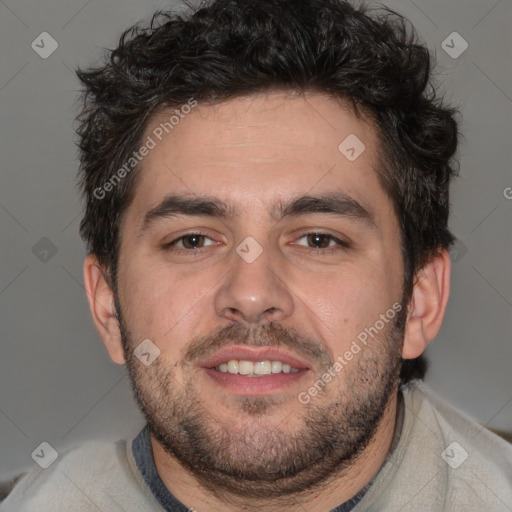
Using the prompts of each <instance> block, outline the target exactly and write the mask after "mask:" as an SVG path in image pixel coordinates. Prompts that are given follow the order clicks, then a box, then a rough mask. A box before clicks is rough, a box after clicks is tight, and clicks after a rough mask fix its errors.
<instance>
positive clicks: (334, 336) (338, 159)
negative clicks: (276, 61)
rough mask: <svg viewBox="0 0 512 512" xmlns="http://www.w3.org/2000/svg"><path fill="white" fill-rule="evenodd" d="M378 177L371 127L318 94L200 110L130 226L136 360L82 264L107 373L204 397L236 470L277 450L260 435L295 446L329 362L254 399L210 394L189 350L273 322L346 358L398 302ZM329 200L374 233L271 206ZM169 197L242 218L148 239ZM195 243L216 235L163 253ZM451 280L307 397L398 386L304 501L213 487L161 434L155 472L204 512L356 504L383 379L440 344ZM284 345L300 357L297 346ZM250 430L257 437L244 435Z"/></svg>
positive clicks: (387, 427)
mask: <svg viewBox="0 0 512 512" xmlns="http://www.w3.org/2000/svg"><path fill="white" fill-rule="evenodd" d="M167 117H168V116H167ZM165 119H166V115H165V113H162V115H161V117H157V118H155V119H153V120H152V122H151V123H150V125H149V126H148V129H147V134H146V135H149V134H151V133H152V130H153V129H154V128H155V127H156V126H158V124H159V123H160V122H162V120H165ZM349 134H356V135H357V137H358V138H359V139H360V140H361V141H363V142H364V144H365V146H366V149H365V151H364V152H363V153H362V154H361V155H360V156H359V157H358V158H357V159H356V160H355V161H353V162H350V161H349V160H348V159H347V158H345V156H344V155H343V154H341V153H340V151H339V150H338V145H339V144H340V142H342V141H343V140H344V139H345V138H346V137H347V136H348V135H349ZM378 166H379V161H378V158H377V137H376V133H375V129H374V127H373V126H372V125H371V123H369V122H368V120H366V119H364V118H358V117H357V116H356V115H355V114H354V113H353V112H352V111H351V110H350V108H349V107H348V106H347V105H346V104H344V103H343V102H341V101H339V100H336V99H333V98H329V97H328V96H326V95H323V94H316V93H315V94H314V93H308V94H306V95H305V96H300V95H297V94H293V93H291V92H272V93H268V94H256V95H251V96H245V97H240V98H235V99H231V100H228V101H226V102H223V103H219V104H216V105H209V106H206V105H205V106H201V105H200V106H198V107H196V108H195V109H193V110H192V112H191V113H190V114H188V115H187V116H186V117H185V118H184V119H182V120H181V122H180V123H179V125H178V126H176V127H175V128H174V129H173V131H172V132H171V133H170V134H169V136H168V137H166V138H165V139H164V140H163V141H162V142H159V143H158V144H157V146H156V147H155V148H154V149H152V150H151V151H150V153H149V155H148V156H147V157H146V158H145V159H144V161H143V167H142V169H141V171H139V172H140V175H139V176H138V182H137V186H136V191H135V195H134V199H133V201H132V203H131V204H130V206H129V207H128V209H127V211H126V214H125V216H124V218H123V222H122V229H121V233H122V234H121V247H120V259H119V273H118V301H119V305H120V307H121V310H122V314H123V320H124V321H125V323H126V326H125V327H126V331H127V332H125V333H124V338H125V343H129V344H130V346H129V347H128V348H129V350H128V351H127V350H124V349H123V340H122V332H121V329H120V325H119V321H118V317H117V316H116V311H115V307H114V294H113V292H112V290H111V289H110V287H109V285H108V283H107V280H106V279H105V276H104V274H103V271H102V269H101V267H100V266H99V264H98V261H97V258H96V257H95V256H94V255H89V256H88V257H87V258H86V261H85V264H84V277H85V284H86V290H87V295H88V298H89V303H90V307H91V312H92V315H93V319H94V321H95V324H96V327H97V329H98V331H99V333H100V336H101V338H102V340H103V342H104V344H105V346H106V348H107V350H108V352H109V354H110V357H111V358H112V360H113V361H115V362H117V363H119V364H124V363H125V362H126V360H127V359H128V366H129V367H130V368H132V371H131V373H132V378H138V379H139V383H140V384H141V385H143V386H145V389H146V391H148V393H149V392H153V393H157V392H159V393H162V396H163V397H165V396H166V395H165V392H166V389H167V391H168V394H169V396H172V397H176V400H178V397H179V398H181V399H182V400H186V399H187V397H188V398H189V399H190V400H192V399H194V400H196V401H197V402H198V403H199V405H200V407H201V408H202V412H203V413H204V418H206V420H205V422H206V424H207V425H209V426H211V427H212V428H215V429H218V430H217V431H216V432H221V433H226V435H228V436H232V437H233V439H234V440H235V443H234V446H235V447H236V448H233V450H235V449H237V450H238V452H237V453H238V456H239V457H240V456H241V454H240V451H241V450H242V448H241V447H243V446H245V451H244V455H243V456H244V457H246V458H247V460H248V464H252V463H254V464H257V462H258V460H257V458H256V456H257V454H259V457H260V458H262V459H263V460H265V456H264V455H265V454H266V453H267V452H266V450H271V449H272V448H273V447H274V448H275V449H277V450H279V446H278V445H276V446H273V444H272V443H274V442H275V443H277V442H278V438H277V437H276V438H272V437H267V438H266V439H263V438H262V436H258V433H259V432H261V431H262V429H267V430H266V431H267V432H276V433H277V434H279V435H281V434H282V436H283V439H285V438H286V437H293V436H298V434H299V433H300V432H301V429H302V428H303V427H304V418H305V417H306V415H307V411H308V410H309V411H311V410H312V409H308V406H305V405H304V404H301V403H300V402H299V401H298V400H297V396H298V394H299V393H300V392H302V391H307V390H308V388H309V387H311V385H312V384H313V383H314V382H315V381H316V380H318V379H319V378H320V377H321V375H322V373H323V372H324V371H325V361H324V360H323V359H322V358H321V357H311V358H310V362H311V368H310V370H309V371H308V372H307V374H305V375H304V376H302V377H301V379H299V380H297V381H296V382H295V383H294V384H291V385H289V386H287V387H286V388H285V389H283V390H279V391H276V392H274V393H271V394H267V395H265V396H264V397H263V398H262V397H261V396H259V397H252V398H251V397H247V396H245V397H244V396H243V395H240V394H237V393H234V392H231V391H229V390H226V389H225V388H222V387H221V386H219V385H218V384H216V383H214V382H212V380H211V379H210V378H209V377H208V376H207V375H206V374H205V372H204V371H203V370H202V369H201V368H199V367H198V366H194V364H193V363H191V362H190V361H189V360H185V359H184V357H185V354H186V353H187V349H189V348H190V346H191V343H192V341H194V340H195V341H197V340H205V339H206V340H207V341H211V339H212V338H211V337H212V336H213V335H214V334H215V333H218V332H219V331H221V329H223V328H226V327H227V326H229V325H233V324H237V325H241V326H244V327H245V328H247V329H252V330H256V329H258V328H261V326H263V325H268V324H269V322H272V324H271V325H273V324H277V325H279V326H281V327H282V328H284V329H287V330H290V332H292V331H293V332H294V333H297V334H298V335H300V336H302V337H304V338H305V339H307V340H309V342H310V343H313V344H316V346H317V347H318V349H319V353H321V354H323V355H325V356H330V357H331V358H336V357H337V356H338V355H343V354H344V353H345V352H346V351H347V350H349V348H350V345H351V342H352V341H353V340H354V339H356V337H357V335H358V334H359V333H360V332H361V331H363V330H364V329H365V328H368V327H370V326H372V325H374V324H375V322H376V320H378V319H379V318H380V315H381V314H383V313H385V312H386V311H387V310H388V309H389V308H391V307H392V305H393V304H394V303H396V302H400V300H401V297H402V282H403V261H402V254H401V249H400V231H399V226H398V222H397V219H396V216H395V214H394V211H393V205H392V202H391V199H390V198H389V197H388V196H387V195H386V193H385V191H384V190H383V188H382V186H381V185H380V182H379V180H378V175H377V169H378ZM269 184H271V185H270V186H269ZM334 190H336V191H340V192H343V193H344V194H346V195H348V196H350V197H351V198H353V199H354V200H355V201H357V202H358V203H359V204H361V205H362V206H363V207H364V208H365V209H366V210H367V211H369V212H370V213H371V217H372V220H373V224H370V223H368V222H364V221H361V220H360V219H354V218H352V217H348V216H346V215H335V214H332V213H313V214H311V213H308V214H304V215H299V216H294V217H290V218H288V217H285V218H284V219H282V220H280V221H278V220H276V217H275V214H276V209H275V207H276V205H278V204H279V203H280V202H281V203H287V202H288V201H289V200H290V199H292V198H294V197H297V196H302V195H321V194H325V193H330V192H332V191H334ZM168 194H177V195H186V196H210V197H212V196H214V197H216V198H218V199H221V200H223V201H224V202H226V203H229V204H230V205H232V207H233V208H234V209H235V212H236V215H234V216H229V217H226V218H222V219H220V218H215V217H211V216H190V215H179V216H169V217H166V218H160V219H158V220H157V221H155V222H154V223H152V224H151V225H150V227H149V228H148V229H147V230H142V231H141V229H142V227H143V220H144V216H145V215H146V213H147V212H148V211H150V210H151V209H152V208H154V207H155V206H157V205H158V204H159V203H160V202H161V201H162V199H163V198H164V196H166V195H168ZM198 231H199V232H201V233H204V234H206V235H207V236H208V237H209V238H208V239H207V242H206V243H207V244H208V245H206V246H205V247H204V249H202V252H200V253H197V251H196V254H194V250H190V249H189V250H188V251H187V249H185V248H183V246H181V247H182V249H181V251H180V252H178V251H177V250H176V249H177V248H176V246H171V248H170V247H165V244H166V243H169V242H171V241H173V240H176V239H178V238H179V237H181V236H183V235H185V234H187V233H196V232H198ZM315 232H322V233H327V234H330V235H332V236H333V237H336V238H339V239H342V240H343V241H345V242H348V243H349V247H348V248H347V247H343V246H340V245H338V244H336V243H335V242H334V241H330V242H329V245H330V247H329V248H328V249H332V250H331V251H330V252H329V251H328V249H318V248H315V251H316V252H314V251H311V250H308V248H309V247H308V243H309V242H308V239H307V238H305V237H304V235H305V234H306V233H315ZM248 236H251V237H253V238H254V239H255V240H256V241H257V242H258V243H259V245H260V246H261V247H262V249H263V252H262V253H261V255H260V256H259V257H258V258H257V259H256V260H255V261H254V262H252V263H247V262H246V261H244V260H243V259H242V258H241V257H240V256H239V255H238V254H237V252H236V251H235V249H236V248H237V246H238V245H239V244H240V243H241V242H242V241H243V240H244V239H245V238H246V237H248ZM309 249H310V248H309ZM322 252H323V254H320V253H322ZM449 275H450V262H449V257H448V253H447V252H446V251H441V252H440V253H439V255H438V256H436V257H434V258H432V259H431V261H430V262H429V263H428V264H427V265H426V266H425V267H424V268H423V269H422V270H421V271H420V272H419V273H418V275H417V276H416V280H415V285H414V289H413V295H412V299H411V301H410V304H409V305H404V307H406V306H407V311H406V315H407V317H406V318H407V320H406V325H405V331H404V333H403V336H401V338H400V339H398V340H397V339H394V340H393V344H389V343H388V344H386V343H385V341H386V339H388V341H389V336H390V332H391V331H390V330H389V329H385V330H383V331H382V332H381V333H380V334H379V338H378V339H377V340H376V342H375V343H374V345H372V346H371V347H370V348H365V349H364V350H362V352H361V354H360V355H358V356H355V357H354V361H352V362H350V363H349V364H348V365H347V367H346V368H345V369H344V370H343V371H341V372H339V374H337V376H336V378H335V379H333V381H332V382H331V383H329V384H328V385H327V386H326V387H325V390H324V391H323V392H322V393H319V394H318V396H316V397H314V398H313V399H312V406H318V407H321V406H322V405H324V406H326V408H329V407H331V405H332V404H334V403H337V401H339V400H344V399H345V397H346V400H349V399H350V398H353V397H357V398H358V399H362V400H364V397H365V396H367V394H368V393H370V391H371V389H372V384H371V382H368V380H369V379H368V378H367V379H364V378H363V377H362V376H363V375H364V370H365V368H366V369H367V368H368V364H370V363H369V362H373V364H374V365H375V368H374V369H375V375H376V376H381V377H382V379H383V380H385V379H387V380H389V381H390V383H391V384H392V392H391V393H389V399H388V401H387V403H386V405H385V407H384V409H383V414H382V417H381V418H380V419H379V421H378V422H377V423H376V425H375V429H374V433H373V435H372V439H371V441H370V442H369V443H367V445H366V446H364V447H363V449H362V450H361V452H360V453H359V454H358V456H357V457H355V458H354V459H353V460H350V461H347V463H346V464H344V465H340V470H339V471H338V472H332V471H330V474H331V477H330V478H324V479H323V480H322V481H321V482H319V483H318V484H317V485H312V486H311V487H310V488H309V489H307V490H306V491H305V492H302V493H298V492H295V493H288V494H287V495H286V493H282V495H281V496H271V495H270V494H269V496H270V497H269V498H267V499H263V498H257V497H255V496H253V497H251V498H250V499H249V498H247V497H246V498H244V497H243V496H241V494H243V493H240V495H237V493H236V492H231V493H229V492H226V490H225V489H223V490H222V489H221V488H220V487H219V486H217V488H216V487H215V486H213V487H212V486H210V487H209V488H208V486H207V485H206V484H205V482H201V479H200V478H198V476H197V475H194V474H192V473H191V472H190V471H187V469H185V468H184V467H183V465H182V464H180V463H179V462H178V460H177V459H176V457H173V456H172V455H171V454H170V453H168V451H166V450H165V448H164V447H163V446H162V443H161V442H160V441H159V440H158V439H156V437H155V436H152V447H153V452H154V458H155V464H156V466H157V470H158V472H159V474H160V476H161V478H162V480H163V482H164V483H165V485H166V486H167V487H168V489H169V490H170V491H171V492H172V493H173V494H174V495H175V496H176V497H177V498H178V499H179V500H180V501H182V502H183V503H185V504H186V505H187V506H190V507H194V508H196V509H197V510H198V511H203V510H204V511H221V510H223V511H228V512H230V511H235V510H240V509H243V510H258V509H261V507H264V508H265V510H268V511H274V510H276V511H277V510H285V509H288V507H289V506H290V504H292V503H293V505H294V506H296V507H303V508H304V510H310V511H319V512H320V511H328V510H330V509H332V508H334V507H336V506H337V505H339V504H340V503H342V502H344V501H346V500H347V499H349V498H351V497H352V496H354V495H355V494H356V493H357V492H358V491H359V490H360V489H362V488H363V487H364V486H365V485H366V484H367V483H368V482H369V481H370V480H371V479H372V478H373V476H375V474H376V473H377V472H378V470H379V468H380V467H381V465H382V463H383V462H384V460H385V457H386V455H387V454H388V452H389V449H390V446H391V441H392V438H393V434H394V428H395V416H396V403H397V387H398V381H397V378H396V374H395V375H393V376H391V377H390V376H387V377H385V376H384V374H385V372H386V368H388V367H389V366H390V364H392V361H396V360H397V358H399V357H400V355H402V357H404V358H414V357H417V356H419V355H420V354H421V353H422V352H423V351H424V350H425V348H426V346H427V344H428V343H429V342H430V341H431V340H432V339H433V338H434V337H435V336H436V334H437V332H438V330H439V328H440V325H441V322H442V318H443V315H444V312H445V308H446V303H447V300H448V295H449V277H450V276H449ZM251 332H253V331H251ZM254 332H259V331H254ZM386 335H387V336H388V338H386ZM147 338H149V339H150V340H151V341H152V342H153V343H154V344H155V345H156V346H158V348H159V349H160V352H161V353H160V356H159V357H158V359H157V363H156V364H155V365H154V366H153V365H151V366H148V367H143V366H142V365H140V364H139V366H138V367H136V366H135V365H136V364H137V363H138V361H136V360H134V358H133V356H132V355H131V350H133V348H135V347H136V346H137V345H138V344H139V343H140V342H141V341H142V340H144V339H147ZM266 341H268V339H267V340H266ZM290 343H292V346H293V340H292V342H290ZM226 344H228V340H225V339H224V340H223V346H225V345H226ZM205 346H206V345H204V344H203V345H200V347H203V348H204V347H205ZM287 347H288V348H289V345H288V346H287ZM386 347H387V348H386ZM291 353H293V350H292V351H291ZM298 354H300V355H301V356H302V357H303V356H304V354H303V353H300V352H299V353H298ZM322 361H323V363H322ZM185 363H187V364H185ZM365 365H366V366H365ZM156 368H158V369H159V371H161V372H166V374H167V375H172V385H169V387H168V388H165V387H164V388H163V389H162V388H158V387H157V379H156V378H155V372H156ZM151 372H153V373H151ZM174 390H181V391H183V390H187V393H182V394H181V395H178V394H173V393H178V391H174ZM149 396H150V395H149ZM361 397H363V398H361ZM159 403H161V402H159ZM276 404H278V406H277V405H276ZM251 407H252V409H251ZM310 407H311V406H310ZM242 432H243V433H245V434H247V433H249V434H251V435H248V434H247V435H245V437H244V436H242V434H241V433H242ZM277 434H276V436H277ZM237 443H238V444H237ZM242 451H243V450H242ZM231 455H233V457H235V455H234V454H233V453H232V454H231ZM252 458H254V461H252ZM316 469H318V468H316ZM276 486H277V483H276ZM262 489H263V487H262ZM246 491H247V489H246ZM247 492H248V491H247ZM297 509H298V510H300V508H297Z"/></svg>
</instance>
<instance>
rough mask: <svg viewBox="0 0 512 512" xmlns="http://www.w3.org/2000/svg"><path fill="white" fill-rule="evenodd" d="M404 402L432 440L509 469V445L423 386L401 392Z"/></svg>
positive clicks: (511, 448) (511, 458) (511, 454)
mask: <svg viewBox="0 0 512 512" xmlns="http://www.w3.org/2000/svg"><path fill="white" fill-rule="evenodd" d="M404 399H405V402H406V406H408V407H409V408H410V409H411V412H412V413H413V414H415V415H417V420H418V421H419V422H423V426H424V427H425V428H429V429H430V430H431V432H432V435H433V437H435V438H436V440H438V441H442V442H444V444H446V443H448V444H449V443H451V442H459V443H460V444H461V446H462V447H464V446H466V447H467V450H469V452H471V453H473V454H475V456H476V455H478V457H479V458H480V459H490V460H491V461H492V462H493V463H495V464H496V465H499V466H501V467H503V469H505V468H507V469H509V470H510V469H511V468H512V444H510V443H508V442H506V441H505V440H504V439H502V438H500V437H499V436H497V435H496V434H494V433H492V432H491V431H490V430H488V429H487V428H485V426H484V425H481V424H479V423H477V422H476V421H475V420H474V419H473V418H471V417H470V416H468V415H467V414H466V413H464V412H463V411H461V410H459V409H457V408H456V407H454V406H453V405H452V404H450V403H449V402H447V401H446V400H444V399H443V398H441V397H440V396H439V395H437V394H436V393H435V392H434V391H432V389H430V388H429V387H428V386H427V385H426V384H424V383H422V382H418V381H416V382H414V383H413V385H412V386H411V387H410V388H408V389H406V390H405V392H404ZM420 428H421V427H420ZM469 452H468V455H469ZM468 458H469V457H468Z"/></svg>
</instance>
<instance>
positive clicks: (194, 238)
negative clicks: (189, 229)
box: [166, 233, 215, 250]
mask: <svg viewBox="0 0 512 512" xmlns="http://www.w3.org/2000/svg"><path fill="white" fill-rule="evenodd" d="M209 245H215V242H214V241H213V240H212V239H211V238H210V237H209V236H206V235H203V234H201V233H188V234H186V235H183V236H180V237H179V238H177V239H176V240H173V241H172V242H171V243H169V244H167V246H166V247H167V248H168V249H173V248H176V249H177V250H194V249H204V248H206V247H208V246H209Z"/></svg>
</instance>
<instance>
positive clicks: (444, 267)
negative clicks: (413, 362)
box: [402, 249, 451, 359]
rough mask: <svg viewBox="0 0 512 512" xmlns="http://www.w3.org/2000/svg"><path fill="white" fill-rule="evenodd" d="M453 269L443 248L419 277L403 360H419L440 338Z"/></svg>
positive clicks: (410, 305)
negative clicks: (435, 340)
mask: <svg viewBox="0 0 512 512" xmlns="http://www.w3.org/2000/svg"><path fill="white" fill-rule="evenodd" d="M450 269H451V262H450V254H449V253H448V251H446V250H444V249H443V250H442V251H441V252H440V254H438V255H437V256H434V257H433V258H432V259H431V260H430V261H429V262H428V263H427V264H426V265H425V266H424V267H423V268H422V269H421V270H420V271H419V272H418V274H417V275H416V282H415V283H414V288H413V292H412V297H411V302H410V304H409V312H408V316H407V325H406V328H405V337H404V345H403V349H402V357H403V358H404V359H414V358H416V357H419V356H420V355H421V354H423V352H424V351H425V349H426V348H427V345H428V344H429V343H430V342H431V341H432V340H433V339H434V338H435V337H436V336H437V333H438V332H439V329H440V328H441V323H442V321H443V317H444V313H445V311H446V305H447V303H448V297H449V295H450Z"/></svg>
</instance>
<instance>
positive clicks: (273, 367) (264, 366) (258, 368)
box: [215, 359, 299, 377]
mask: <svg viewBox="0 0 512 512" xmlns="http://www.w3.org/2000/svg"><path fill="white" fill-rule="evenodd" d="M215 369H216V370H218V371H219V372H224V373H225V372H229V373H233V374H238V375H247V376H249V377H254V376H259V375H271V374H276V373H297V372H298V371H299V369H298V368H292V367H291V366H290V365H289V364H286V363H282V362H281V361H268V360H265V361H258V362H256V363H253V362H252V361H244V360H240V361H238V360H236V359H232V360H231V361H227V362H226V363H221V364H220V365H219V366H216V367H215Z"/></svg>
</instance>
